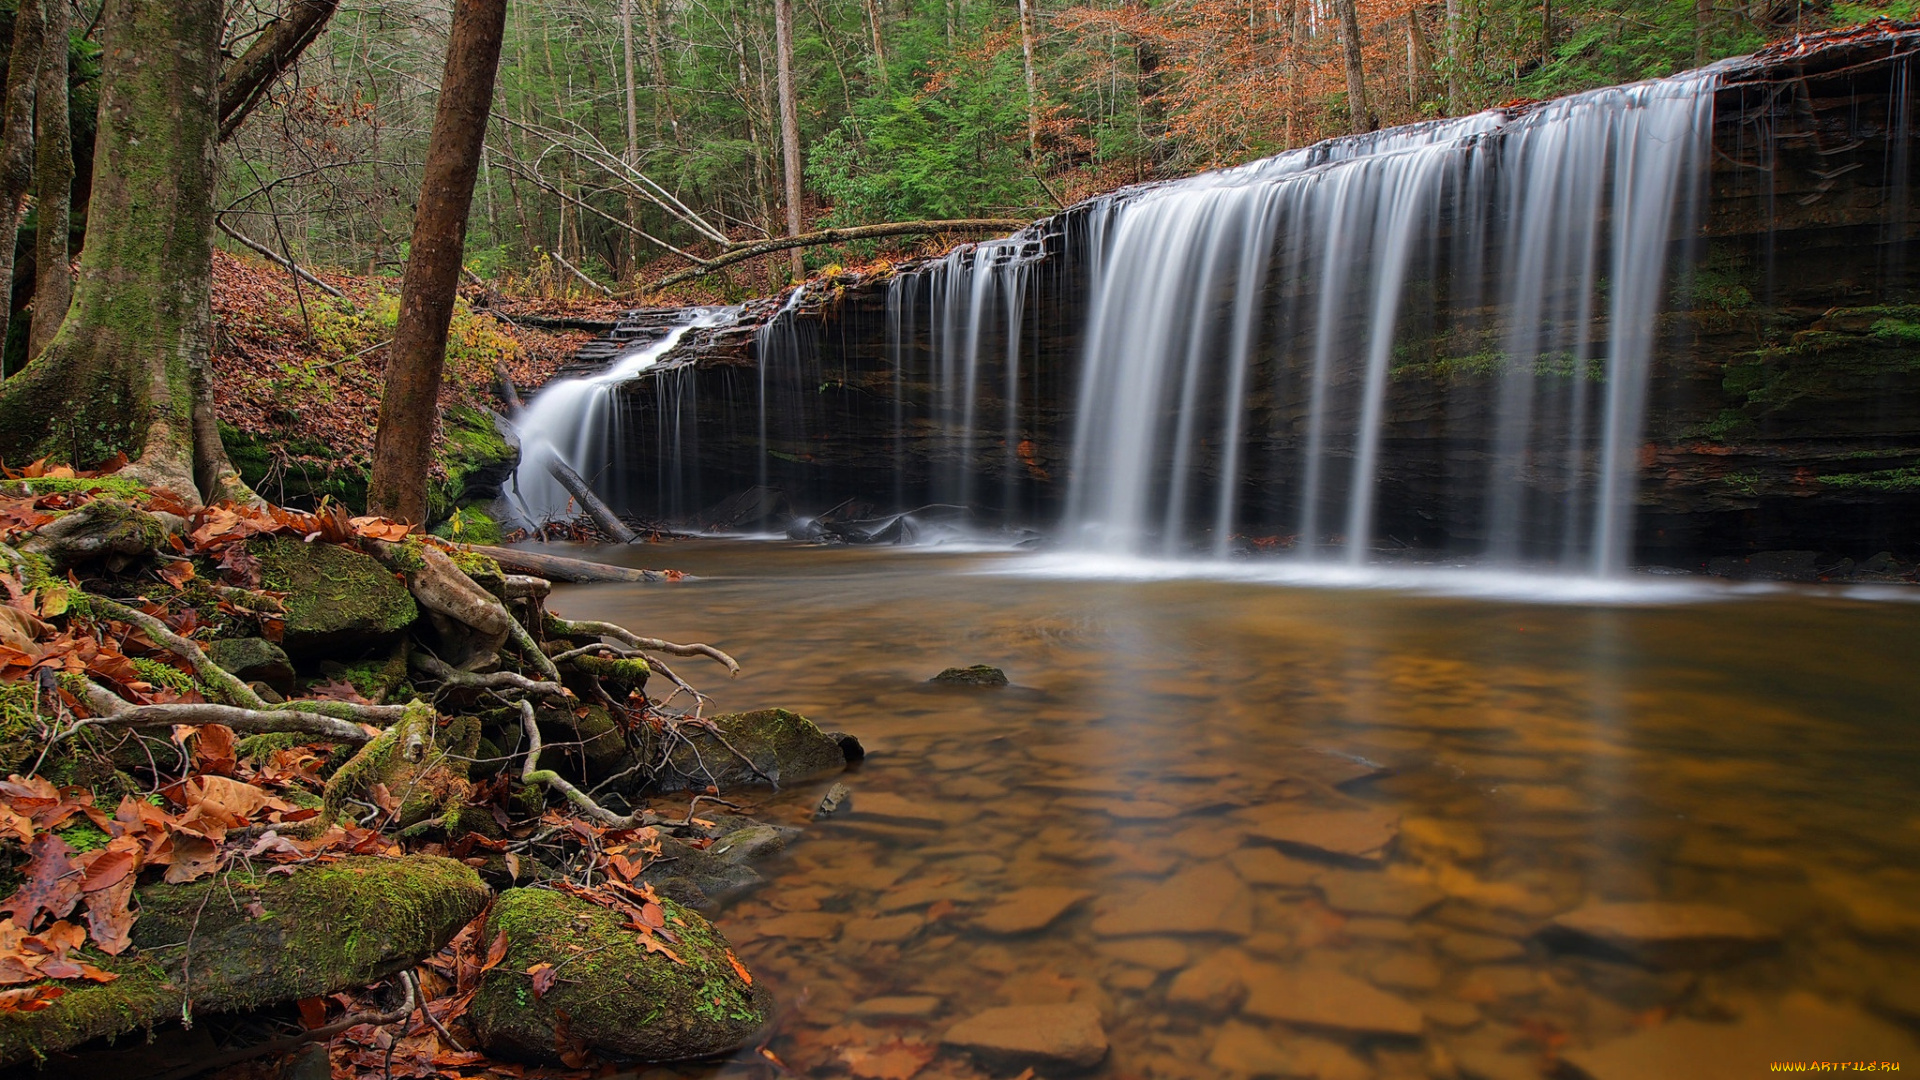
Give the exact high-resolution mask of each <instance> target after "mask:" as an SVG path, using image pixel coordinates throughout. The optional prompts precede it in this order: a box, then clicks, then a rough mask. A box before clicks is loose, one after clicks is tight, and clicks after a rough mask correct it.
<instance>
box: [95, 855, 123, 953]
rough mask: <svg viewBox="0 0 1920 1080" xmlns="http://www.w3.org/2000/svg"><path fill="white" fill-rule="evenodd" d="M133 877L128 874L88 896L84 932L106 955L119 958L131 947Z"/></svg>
mask: <svg viewBox="0 0 1920 1080" xmlns="http://www.w3.org/2000/svg"><path fill="white" fill-rule="evenodd" d="M133 885H134V877H133V875H132V874H128V875H127V876H126V877H123V878H121V879H120V880H119V881H117V882H115V883H113V884H112V885H109V886H107V887H106V888H104V889H101V890H100V891H98V892H94V893H88V894H87V932H88V933H89V934H91V935H93V943H94V944H95V945H96V946H98V947H99V949H100V951H101V952H103V953H106V954H107V955H108V956H119V955H120V954H121V953H123V952H126V951H127V947H128V946H129V945H132V944H133V920H134V912H133V909H132V907H131V906H130V905H131V904H132V902H133Z"/></svg>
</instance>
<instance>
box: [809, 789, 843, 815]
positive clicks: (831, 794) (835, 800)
mask: <svg viewBox="0 0 1920 1080" xmlns="http://www.w3.org/2000/svg"><path fill="white" fill-rule="evenodd" d="M851 794H853V789H852V788H850V787H848V786H847V785H845V784H835V785H833V786H832V787H830V788H828V789H827V793H826V795H824V796H822V797H821V799H820V805H819V806H817V807H815V808H814V811H813V816H814V817H817V818H823V817H832V816H833V814H834V812H835V811H837V810H839V809H840V805H841V804H842V803H844V802H846V801H847V796H849V795H851Z"/></svg>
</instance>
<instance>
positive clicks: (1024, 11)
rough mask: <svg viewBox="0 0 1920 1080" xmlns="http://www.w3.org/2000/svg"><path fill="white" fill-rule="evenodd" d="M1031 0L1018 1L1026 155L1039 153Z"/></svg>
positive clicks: (1038, 118)
mask: <svg viewBox="0 0 1920 1080" xmlns="http://www.w3.org/2000/svg"><path fill="white" fill-rule="evenodd" d="M1033 37H1034V34H1033V0H1020V63H1021V65H1022V67H1024V68H1025V72H1026V77H1027V153H1028V154H1029V155H1030V156H1034V157H1037V156H1038V155H1039V153H1040V90H1039V85H1038V83H1036V81H1035V80H1034V77H1033Z"/></svg>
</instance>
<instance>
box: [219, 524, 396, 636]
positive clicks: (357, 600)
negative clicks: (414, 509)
mask: <svg viewBox="0 0 1920 1080" xmlns="http://www.w3.org/2000/svg"><path fill="white" fill-rule="evenodd" d="M247 551H248V553H249V554H251V555H253V556H254V557H255V558H257V559H259V560H260V579H261V582H262V583H263V584H264V585H266V587H267V588H269V589H272V590H274V591H276V592H283V593H286V594H287V598H286V601H285V604H284V606H285V608H286V613H287V615H286V631H285V633H284V635H283V636H282V638H281V644H282V645H283V646H284V647H285V648H286V650H287V651H288V652H289V653H292V654H294V655H296V656H298V655H316V654H320V653H360V654H364V653H368V652H372V651H374V650H376V649H380V648H385V647H387V646H389V645H391V644H392V643H393V642H394V641H395V640H396V639H397V638H398V637H399V636H400V633H401V632H402V631H404V630H405V629H406V628H407V627H409V626H411V625H413V622H414V620H415V619H417V618H419V617H420V609H419V607H418V606H417V605H416V604H415V603H414V602H413V594H412V593H409V592H408V591H407V587H406V586H405V585H404V584H402V583H401V581H400V579H399V578H397V577H395V576H394V575H393V573H392V572H391V571H389V570H387V568H386V567H383V566H381V565H380V564H379V563H378V562H375V561H374V560H373V559H372V558H371V557H370V556H366V555H362V554H360V553H359V552H357V551H354V550H352V549H351V548H347V547H344V546H342V545H340V544H305V543H301V542H300V541H299V540H295V539H291V538H289V537H285V536H267V537H255V538H254V539H252V540H250V541H248V542H247Z"/></svg>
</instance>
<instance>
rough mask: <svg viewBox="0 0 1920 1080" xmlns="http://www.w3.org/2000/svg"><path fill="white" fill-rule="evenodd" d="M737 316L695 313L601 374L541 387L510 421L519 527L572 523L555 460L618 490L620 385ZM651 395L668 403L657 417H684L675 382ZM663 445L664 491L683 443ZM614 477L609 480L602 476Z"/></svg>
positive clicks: (512, 496)
mask: <svg viewBox="0 0 1920 1080" xmlns="http://www.w3.org/2000/svg"><path fill="white" fill-rule="evenodd" d="M738 316H739V309H738V308H693V309H690V310H688V311H686V312H685V313H683V320H682V321H681V322H679V323H678V324H677V325H674V326H672V327H669V328H668V329H667V331H666V333H665V334H663V335H661V336H660V337H658V338H656V339H655V340H653V341H651V342H648V343H647V344H645V345H642V346H639V347H637V348H634V349H630V350H628V351H627V352H624V353H622V354H620V355H619V356H617V357H615V358H614V361H613V363H612V364H611V365H610V366H608V367H607V369H606V370H605V371H602V372H599V373H598V374H595V375H591V376H588V377H585V378H578V379H559V380H556V381H554V382H552V383H549V384H547V385H546V386H544V387H541V389H540V392H539V393H538V394H536V395H534V399H533V400H532V401H531V402H529V403H528V404H527V408H526V410H525V411H523V412H522V413H521V414H520V415H519V416H518V417H516V418H515V426H517V427H518V428H519V430H520V440H521V446H520V464H519V466H518V467H517V468H516V469H515V470H514V477H513V485H512V488H511V489H510V490H509V492H508V501H509V503H510V505H511V506H512V507H513V510H514V514H515V516H516V517H518V518H519V520H520V521H521V522H522V523H523V524H527V525H538V524H540V523H542V522H546V521H551V520H556V519H562V518H567V517H571V516H573V514H575V513H577V512H578V509H577V508H576V507H574V506H573V497H572V496H571V495H569V494H568V493H567V490H566V488H564V487H562V486H561V485H560V482H559V481H558V480H555V479H554V478H553V476H552V474H551V472H550V471H549V468H548V466H549V465H550V463H552V462H553V461H555V460H556V459H557V460H559V461H563V462H565V463H566V464H568V465H569V466H571V467H572V468H573V469H574V471H576V472H578V473H580V474H581V475H582V476H583V477H585V478H587V479H588V481H589V482H591V483H594V484H595V486H596V487H598V488H600V489H601V490H620V489H621V488H622V487H623V486H624V483H625V481H626V477H624V476H623V475H620V471H621V470H623V469H624V468H625V463H626V457H625V455H624V454H623V453H622V452H621V449H620V448H621V444H622V432H621V426H622V419H623V417H622V409H621V399H620V396H619V394H618V390H619V388H620V386H621V385H622V384H624V383H626V382H628V381H630V380H632V379H634V378H636V377H638V376H639V375H640V374H641V373H642V372H645V371H648V370H649V369H651V368H653V367H654V366H655V365H656V364H658V363H659V362H660V360H661V358H662V357H664V356H666V354H667V353H669V352H671V351H673V348H674V346H676V345H678V344H680V339H681V338H683V337H685V336H686V334H687V332H688V331H689V330H693V329H695V328H696V327H708V326H721V325H724V324H726V323H729V322H732V321H733V320H734V319H736V318H737V317H738ZM654 385H655V387H656V391H657V393H659V394H660V395H661V396H662V397H663V398H664V399H669V400H667V402H666V407H663V408H661V409H660V412H661V414H662V415H671V416H673V417H675V418H678V417H679V416H681V415H683V414H684V411H685V410H684V409H682V408H681V407H680V406H681V404H682V403H681V402H679V401H678V400H671V399H674V398H676V397H677V395H678V394H680V393H681V392H682V388H681V387H680V385H679V384H678V383H677V382H674V381H670V380H656V381H655V383H654ZM674 434H675V436H676V437H675V438H673V439H672V440H671V442H670V444H669V445H663V446H662V447H660V448H659V450H660V453H659V454H658V455H657V456H656V460H657V461H659V462H660V463H661V464H662V465H663V466H664V467H663V468H662V469H661V470H660V474H661V476H662V478H663V479H665V480H666V481H667V483H668V484H669V485H671V484H673V483H674V482H675V481H676V479H677V478H678V477H679V476H680V475H682V473H683V469H682V468H681V464H682V463H681V461H680V460H679V459H680V455H681V453H682V450H683V443H682V441H681V439H680V438H678V435H679V433H678V432H675V433H674ZM609 470H612V471H613V472H614V473H615V475H611V476H608V475H605V474H606V473H607V472H608V471H609Z"/></svg>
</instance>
